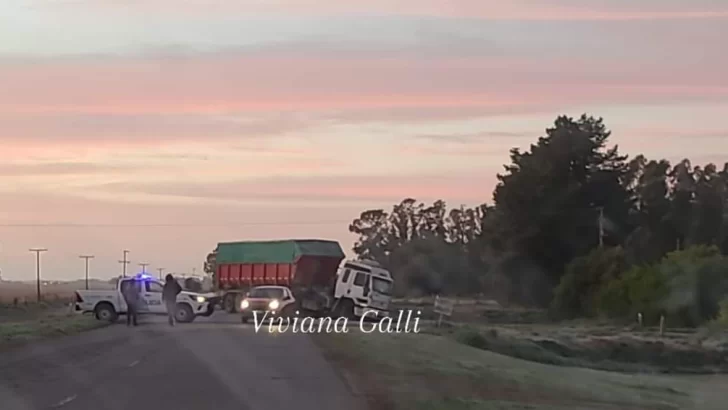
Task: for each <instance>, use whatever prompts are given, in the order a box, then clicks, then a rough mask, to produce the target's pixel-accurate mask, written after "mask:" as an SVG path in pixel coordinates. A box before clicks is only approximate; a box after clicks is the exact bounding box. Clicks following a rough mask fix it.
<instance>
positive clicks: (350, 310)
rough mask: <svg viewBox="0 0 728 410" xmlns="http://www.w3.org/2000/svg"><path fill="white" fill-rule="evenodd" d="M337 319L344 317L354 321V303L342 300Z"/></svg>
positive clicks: (349, 300)
mask: <svg viewBox="0 0 728 410" xmlns="http://www.w3.org/2000/svg"><path fill="white" fill-rule="evenodd" d="M337 310H338V312H337V313H336V316H337V317H345V318H347V319H354V302H352V301H351V299H344V300H342V301H340V302H339V307H338V309H337Z"/></svg>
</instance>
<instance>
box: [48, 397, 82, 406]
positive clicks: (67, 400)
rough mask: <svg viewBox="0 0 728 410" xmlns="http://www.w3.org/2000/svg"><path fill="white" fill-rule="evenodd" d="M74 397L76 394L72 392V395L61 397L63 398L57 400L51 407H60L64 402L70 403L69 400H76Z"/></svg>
mask: <svg viewBox="0 0 728 410" xmlns="http://www.w3.org/2000/svg"><path fill="white" fill-rule="evenodd" d="M76 397H77V396H76V395H75V394H74V395H73V396H68V397H66V398H65V399H63V400H61V401H59V402H58V403H56V405H55V406H53V407H61V406H65V405H66V404H68V403H70V402H72V401H74V400H76Z"/></svg>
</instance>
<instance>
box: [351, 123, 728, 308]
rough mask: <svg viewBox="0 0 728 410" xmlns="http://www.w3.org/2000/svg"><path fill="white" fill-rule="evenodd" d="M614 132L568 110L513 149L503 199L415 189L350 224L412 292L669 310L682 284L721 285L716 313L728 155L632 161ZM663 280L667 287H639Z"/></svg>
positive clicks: (363, 252) (360, 242)
mask: <svg viewBox="0 0 728 410" xmlns="http://www.w3.org/2000/svg"><path fill="white" fill-rule="evenodd" d="M610 134H611V132H610V131H609V130H608V129H607V127H606V126H605V124H604V122H603V119H601V118H595V117H592V116H587V115H582V116H581V117H580V118H577V119H574V118H570V117H566V116H560V117H558V118H557V119H556V121H555V122H554V124H553V126H552V127H550V128H548V129H546V132H545V135H544V136H541V137H539V138H538V139H537V140H536V141H535V142H534V143H533V144H531V146H530V147H529V148H528V149H527V150H525V151H523V152H522V151H521V150H519V149H515V148H514V149H512V150H511V151H510V162H509V163H508V164H506V165H504V171H503V172H502V173H501V174H498V175H497V179H498V183H497V185H496V187H495V190H494V191H493V195H492V203H489V204H488V203H483V204H481V205H478V206H475V207H462V206H461V207H458V208H451V209H449V208H448V207H447V205H446V204H445V202H444V201H441V200H438V201H435V202H434V203H432V204H424V203H421V202H418V201H417V200H416V199H414V198H406V199H404V200H403V201H402V202H400V203H399V204H396V205H394V206H393V207H392V209H391V211H385V210H384V209H373V210H366V211H364V212H362V213H361V215H360V216H359V217H358V218H356V219H355V220H354V221H353V222H352V223H351V225H350V226H349V231H350V232H352V233H354V234H356V235H357V236H358V239H357V241H356V243H355V245H354V252H355V253H356V254H357V255H358V257H359V258H362V259H373V260H376V261H377V262H379V263H381V264H383V265H384V266H386V267H387V268H388V269H390V271H392V272H393V275H395V278H396V289H397V292H398V293H399V294H402V295H404V294H436V293H444V294H457V295H472V294H481V293H485V294H489V295H491V296H493V297H497V298H498V299H499V300H501V301H502V302H506V303H507V302H513V303H519V304H529V305H540V306H547V305H550V306H551V307H552V308H553V309H554V310H556V311H561V312H565V313H568V314H585V315H592V314H604V315H617V316H618V315H627V314H632V313H634V312H632V310H634V309H638V307H636V306H633V305H635V304H641V306H640V307H639V308H645V307H644V305H645V304H646V303H647V302H646V300H647V299H650V300H652V299H654V300H652V302H653V303H654V305H655V306H653V307H654V309H653V310H654V311H655V312H662V311H663V310H665V309H667V307H669V306H668V305H670V302H668V301H667V300H668V299H670V298H671V297H675V294H676V292H677V291H678V290H680V291H683V290H684V289H685V287H686V286H687V287H688V288H690V289H692V290H695V289H697V288H700V286H703V284H699V283H698V282H700V281H708V282H710V283H711V284H712V285H714V286H707V287H708V288H712V290H711V292H712V296H711V297H710V299H711V303H712V305H711V306H712V307H711V308H710V309H708V310H710V311H711V312H713V311H714V310H716V309H717V305H718V304H719V303H720V300H718V299H720V298H721V297H722V296H723V294H722V293H721V292H722V291H720V289H722V285H721V284H722V283H723V282H724V279H723V278H724V277H728V275H726V274H722V276H721V274H719V273H711V274H706V275H707V276H705V277H703V276H700V275H699V274H697V273H695V272H694V271H695V270H696V269H697V268H696V267H700V266H703V265H701V263H703V262H704V261H706V260H707V261H710V262H709V264H713V265H711V266H712V267H710V268H705V269H707V270H711V269H713V270H716V269H717V271H716V272H719V271H721V270H720V269H719V268H716V266H719V265H720V264H721V263H722V259H720V258H722V255H726V254H727V253H728V163H727V164H725V165H723V166H722V168H719V167H718V166H716V165H715V164H705V165H695V164H692V163H691V162H690V160H688V159H684V160H682V161H680V162H678V163H676V164H671V163H670V162H669V161H667V160H665V159H659V158H658V159H651V158H649V157H647V156H646V155H644V154H639V155H636V156H634V157H632V158H630V157H629V156H628V155H624V154H622V153H621V152H620V151H619V148H618V147H617V146H616V145H611V144H610V142H609V137H610ZM484 196H485V193H484ZM682 258H685V260H687V261H689V262H690V263H691V264H692V265H690V266H691V268H690V269H692V271H691V272H689V273H684V275H683V276H684V277H683V276H681V275H679V274H677V273H676V271H675V269H677V268H675V266H678V265H679V266H682V265H684V264H682V262H680V261H681V260H682ZM716 258H718V259H716ZM706 263H708V262H706ZM716 263H717V264H718V265H715V264H716ZM726 267H728V265H726ZM684 268H685V269H688V268H687V267H684ZM640 269H642V271H639V270H640ZM650 269H652V271H653V272H652V273H651V274H652V276H653V277H652V279H647V277H648V276H649V275H650V273H649V271H650ZM690 269H688V270H690ZM701 269H702V268H701ZM721 269H722V268H721ZM678 270H679V269H678ZM698 270H699V269H698ZM667 271H669V272H667ZM655 272H657V273H655ZM723 272H725V271H723ZM691 275H692V276H691ZM708 276H709V277H710V279H709V278H708ZM630 280H631V282H630ZM649 280H652V281H653V282H652V285H654V286H653V287H659V286H662V287H663V288H665V289H664V290H663V291H662V292H663V293H659V292H657V293H655V294H651V295H647V294H644V295H643V294H634V293H635V292H636V293H640V292H647V290H642V291H640V290H638V289H636V288H638V287H640V286H642V287H646V288H649V287H650V286H647V284H646V283H647V282H649ZM640 281H643V282H644V281H647V282H645V283H637V282H640ZM681 281H682V282H681ZM711 281H713V282H711ZM716 281H717V282H716ZM632 282H635V283H632ZM658 282H659V283H658ZM663 282H664V283H663ZM678 282H680V283H681V285H680V286H681V288H680V289H677V286H678V285H676V283H678ZM619 284H621V286H622V288H619V286H618V285H619ZM718 285H721V286H718ZM607 289H609V290H607ZM620 292H622V293H621V294H620ZM630 292H632V293H633V294H632V295H631V296H626V295H627V294H629V293H630ZM696 292H697V291H694V292H691V295H692V297H693V299H695V298H698V299H699V295H697V293H696ZM716 292H717V293H716ZM653 293H654V292H653ZM620 295H621V296H620ZM630 297H631V298H632V299H630ZM637 300H639V303H638V302H637ZM695 303H698V304H699V303H703V302H702V301H697V300H696V301H695ZM705 303H708V302H705ZM598 304H602V305H603V306H601V307H600V308H599V309H597V308H596V307H595V306H596V305H598ZM610 304H611V305H615V306H617V307H619V306H621V308H619V309H617V308H616V307H612V308H607V307H606V306H607V305H610ZM611 305H610V306H611ZM625 306H627V307H629V308H625ZM694 308H695V307H694V306H693V307H691V309H694ZM625 309H626V311H625ZM645 309H646V308H645ZM695 309H697V308H695ZM706 309H707V308H706ZM705 315H708V316H710V315H713V313H705ZM686 320H687V319H686Z"/></svg>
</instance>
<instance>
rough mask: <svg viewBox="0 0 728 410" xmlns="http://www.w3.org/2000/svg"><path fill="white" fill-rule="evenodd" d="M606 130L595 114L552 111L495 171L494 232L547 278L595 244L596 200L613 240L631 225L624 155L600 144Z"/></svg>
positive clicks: (609, 238) (555, 279)
mask: <svg viewBox="0 0 728 410" xmlns="http://www.w3.org/2000/svg"><path fill="white" fill-rule="evenodd" d="M609 135H610V132H609V131H608V130H607V129H606V127H605V126H604V124H603V121H602V119H595V118H593V117H588V116H586V115H583V116H582V117H581V118H579V119H578V120H573V119H572V118H568V117H565V116H561V117H558V118H557V119H556V121H555V123H554V126H553V127H552V128H549V129H547V130H546V136H544V137H540V138H539V139H538V142H537V143H536V144H534V145H531V147H530V150H529V151H528V152H523V153H522V152H521V151H520V150H518V149H513V150H511V164H509V165H506V166H505V171H506V172H505V174H499V175H498V176H497V177H498V181H499V182H498V185H497V186H496V189H495V192H494V195H493V197H494V201H495V206H496V208H497V210H498V213H499V215H500V217H501V218H502V221H500V223H499V224H498V226H499V227H500V229H501V232H499V233H500V234H501V235H504V236H506V237H507V238H508V245H507V246H508V247H509V248H510V249H512V250H513V251H515V252H516V253H519V254H521V255H524V256H528V257H529V258H531V260H532V261H533V262H535V263H536V264H537V265H538V266H540V267H541V268H542V269H544V270H545V272H547V273H548V275H549V277H550V278H551V282H552V283H554V284H555V283H557V282H558V279H559V277H560V276H561V275H562V274H563V272H564V267H565V266H566V264H567V263H568V262H569V261H570V260H571V259H573V258H574V257H577V256H580V255H584V254H586V253H588V252H589V250H590V249H592V248H594V247H595V246H596V245H597V243H598V238H599V236H598V235H599V231H598V224H597V218H598V215H599V209H600V208H601V209H603V212H604V215H605V216H606V218H607V222H608V228H610V229H609V231H608V233H609V234H610V235H609V236H607V241H608V242H611V243H615V244H618V243H619V242H620V241H621V235H624V233H625V232H628V231H629V230H630V229H629V220H628V219H629V211H630V208H631V202H630V199H631V198H630V197H631V195H630V193H629V191H628V190H627V189H626V188H625V187H624V186H623V180H624V178H625V177H626V176H627V174H628V171H629V168H628V164H627V162H626V159H627V158H626V156H622V155H620V154H619V152H618V148H617V147H616V146H615V147H611V148H609V147H608V146H607V141H608V138H609Z"/></svg>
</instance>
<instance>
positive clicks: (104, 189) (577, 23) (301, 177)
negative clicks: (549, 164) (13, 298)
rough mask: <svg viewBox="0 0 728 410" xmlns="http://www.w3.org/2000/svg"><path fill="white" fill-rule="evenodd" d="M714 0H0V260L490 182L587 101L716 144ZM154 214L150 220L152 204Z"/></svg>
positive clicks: (332, 221)
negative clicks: (516, 152)
mask: <svg viewBox="0 0 728 410" xmlns="http://www.w3.org/2000/svg"><path fill="white" fill-rule="evenodd" d="M726 38H728V2H726V1H725V0H610V1H606V0H552V1H537V0H509V1H503V0H499V1H495V0H386V1H385V0H369V1H365V2H363V1H357V2H354V1H347V0H320V1H313V0H249V1H242V0H240V1H234V0H226V1H223V0H175V1H172V0H145V1H141V0H125V1H117V0H12V1H10V0H0V148H1V149H2V154H3V155H2V160H1V161H0V269H1V271H2V276H3V278H5V279H13V280H29V279H33V278H34V277H35V256H34V255H33V254H32V253H30V252H29V251H28V249H29V248H32V247H42V248H47V249H48V252H46V253H44V254H43V255H42V275H43V277H44V278H47V279H55V280H59V279H73V278H78V277H81V276H82V275H83V267H84V264H83V260H82V259H79V255H82V254H93V255H95V259H94V260H93V261H92V262H91V276H93V277H98V278H109V277H112V276H116V275H118V274H119V273H120V271H121V265H120V264H119V263H118V260H119V259H121V257H122V250H124V249H128V250H129V251H130V254H129V258H130V259H131V265H130V268H129V269H130V270H134V271H138V270H139V269H141V268H140V267H139V266H138V263H142V262H144V263H149V264H150V265H149V267H148V268H147V269H148V270H151V271H154V270H155V269H157V268H166V271H172V272H186V273H191V272H192V270H193V268H194V269H196V272H197V273H199V272H200V271H201V268H202V261H203V260H204V257H205V256H206V254H207V252H209V251H210V250H212V249H213V248H214V247H215V245H216V244H217V242H221V241H232V240H255V239H283V238H322V239H333V240H338V241H340V243H341V244H342V247H343V248H344V249H345V251H346V252H347V253H349V254H351V251H350V248H351V246H352V244H353V241H354V240H355V238H354V237H353V236H352V235H351V234H350V233H349V232H348V224H349V223H350V222H351V220H352V219H354V218H356V217H357V216H358V215H359V214H360V213H361V212H362V211H364V210H366V209H372V208H385V209H391V206H392V205H393V204H394V203H396V202H399V201H400V200H401V199H403V198H405V197H413V198H416V199H418V200H420V201H424V202H431V201H433V200H435V199H438V198H442V199H444V200H446V201H447V203H448V204H449V205H451V206H459V205H461V204H464V205H467V206H471V205H476V204H480V203H483V202H490V201H491V198H492V190H493V188H494V185H495V181H496V174H497V173H498V172H500V171H501V170H502V165H503V164H505V163H506V162H507V161H508V150H509V149H510V148H512V147H520V148H527V147H528V146H529V145H530V144H531V143H533V142H535V141H536V139H537V138H538V136H540V135H543V133H544V129H545V128H547V127H549V126H550V125H551V124H552V123H553V120H554V119H555V118H556V116H558V115H562V114H565V115H569V116H579V115H581V114H582V113H588V114H591V115H595V116H600V117H603V118H604V120H605V123H606V124H607V126H608V127H609V128H610V129H611V130H612V131H613V136H612V138H611V140H612V143H615V144H618V145H619V146H620V149H621V151H622V152H623V153H626V154H630V155H636V154H639V153H644V154H645V155H647V156H648V157H650V158H667V159H669V160H671V161H678V160H681V159H683V158H686V157H687V158H690V159H691V160H692V161H693V162H695V163H700V164H704V163H708V162H715V163H720V164H722V163H724V162H726V161H728V115H726V114H728V76H726V73H727V72H728V53H726V52H725V45H724V44H723V43H724V41H725V39H726ZM153 225H154V226H153Z"/></svg>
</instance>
